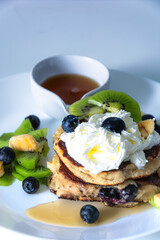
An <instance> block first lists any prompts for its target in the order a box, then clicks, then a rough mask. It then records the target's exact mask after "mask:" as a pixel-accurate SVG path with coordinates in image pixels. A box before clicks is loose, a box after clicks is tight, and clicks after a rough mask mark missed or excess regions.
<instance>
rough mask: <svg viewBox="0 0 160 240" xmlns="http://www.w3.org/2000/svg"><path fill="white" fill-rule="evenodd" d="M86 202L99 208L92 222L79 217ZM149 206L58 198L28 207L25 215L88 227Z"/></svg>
mask: <svg viewBox="0 0 160 240" xmlns="http://www.w3.org/2000/svg"><path fill="white" fill-rule="evenodd" d="M86 204H91V205H93V206H95V207H96V208H97V209H98V210H99V218H98V220H97V221H96V222H95V223H94V224H86V223H85V222H83V220H82V219H81V217H80V210H81V208H82V207H83V206H84V205H86ZM151 207H152V206H151V205H150V204H139V205H138V206H136V207H133V208H120V207H118V208H117V207H108V206H105V205H104V204H103V203H100V202H91V203H90V202H89V203H87V202H82V201H72V200H62V199H60V200H57V201H55V202H50V203H45V204H40V205H37V206H35V207H33V208H29V209H27V211H26V215H27V216H28V217H30V218H32V219H34V220H37V221H40V222H43V223H47V224H52V225H57V226H67V227H88V226H98V225H103V224H107V223H111V222H115V221H116V220H118V219H120V218H122V217H126V216H129V215H133V214H137V213H141V212H144V211H146V210H148V209H150V208H151Z"/></svg>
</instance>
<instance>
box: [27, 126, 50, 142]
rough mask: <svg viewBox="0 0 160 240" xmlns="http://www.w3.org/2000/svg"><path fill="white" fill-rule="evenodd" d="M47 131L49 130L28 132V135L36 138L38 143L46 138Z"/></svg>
mask: <svg viewBox="0 0 160 240" xmlns="http://www.w3.org/2000/svg"><path fill="white" fill-rule="evenodd" d="M47 131H48V128H41V129H38V130H34V131H31V132H28V134H29V135H31V136H32V137H34V138H35V139H36V141H40V140H41V139H42V138H46V136H47Z"/></svg>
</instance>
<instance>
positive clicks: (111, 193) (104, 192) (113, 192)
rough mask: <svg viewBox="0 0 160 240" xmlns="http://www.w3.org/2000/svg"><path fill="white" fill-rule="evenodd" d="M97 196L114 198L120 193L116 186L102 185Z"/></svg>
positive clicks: (118, 196) (117, 197)
mask: <svg viewBox="0 0 160 240" xmlns="http://www.w3.org/2000/svg"><path fill="white" fill-rule="evenodd" d="M98 196H99V197H100V196H101V197H102V196H103V197H106V198H115V199H119V198H120V195H119V192H118V189H116V188H108V187H103V188H101V190H100V192H99V194H98Z"/></svg>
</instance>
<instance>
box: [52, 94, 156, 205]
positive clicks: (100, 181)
mask: <svg viewBox="0 0 160 240" xmlns="http://www.w3.org/2000/svg"><path fill="white" fill-rule="evenodd" d="M119 109H122V110H124V111H126V112H130V113H131V117H132V119H133V121H134V122H136V123H137V124H138V128H139V131H140V134H141V136H142V137H143V138H144V139H146V138H147V137H148V136H149V134H152V133H153V131H154V129H155V121H154V119H148V120H144V121H142V120H141V112H140V107H139V105H138V103H137V102H136V101H135V100H134V99H132V98H131V97H130V96H128V95H127V94H125V93H122V92H117V91H112V90H104V91H102V92H99V93H97V94H95V95H93V96H91V97H88V98H85V99H82V100H80V101H78V102H75V103H74V104H72V105H71V106H70V109H69V110H70V114H73V115H75V116H77V117H78V118H79V120H80V121H82V119H83V121H84V120H85V121H88V119H89V118H90V116H92V115H94V114H103V113H106V112H112V111H113V112H116V111H119ZM62 125H63V123H62ZM73 131H74V130H73ZM63 132H64V128H62V126H60V127H59V128H58V129H57V130H56V132H55V133H54V136H53V144H54V146H53V148H54V150H55V155H54V156H53V159H52V161H51V162H48V167H49V168H50V169H51V171H52V174H51V176H50V178H49V183H48V184H49V188H50V191H51V192H53V193H55V194H56V195H57V196H58V197H59V198H64V199H72V200H81V201H99V202H103V203H104V204H106V205H108V206H111V207H112V206H117V207H134V206H136V205H137V204H139V203H141V202H145V203H146V202H148V201H149V200H150V199H151V197H152V196H153V195H155V194H157V193H159V192H160V177H159V176H160V170H159V168H160V145H159V144H158V143H157V145H156V144H154V146H153V147H152V148H151V149H148V150H145V151H144V154H145V158H146V159H147V160H148V162H147V163H146V164H145V166H144V168H142V169H139V168H137V166H136V165H135V164H134V163H131V162H130V161H129V160H128V161H124V162H122V163H121V165H120V166H119V169H116V170H115V169H113V170H109V171H101V172H99V173H93V172H91V171H89V170H87V169H86V168H85V167H84V166H82V165H81V164H80V163H79V162H78V161H77V160H76V159H73V158H72V157H71V156H70V155H69V154H68V150H67V148H66V144H65V142H63V141H62V140H61V135H62V134H63Z"/></svg>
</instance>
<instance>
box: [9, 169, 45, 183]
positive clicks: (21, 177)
mask: <svg viewBox="0 0 160 240" xmlns="http://www.w3.org/2000/svg"><path fill="white" fill-rule="evenodd" d="M12 175H13V176H14V177H15V178H16V179H17V180H19V181H21V182H23V181H24V179H25V178H26V177H24V176H22V175H21V174H19V173H17V172H16V171H13V172H12ZM37 180H38V181H39V183H40V184H45V185H47V182H48V177H43V178H37Z"/></svg>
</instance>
